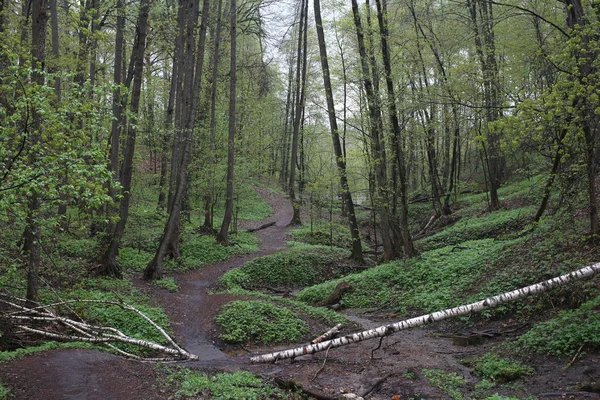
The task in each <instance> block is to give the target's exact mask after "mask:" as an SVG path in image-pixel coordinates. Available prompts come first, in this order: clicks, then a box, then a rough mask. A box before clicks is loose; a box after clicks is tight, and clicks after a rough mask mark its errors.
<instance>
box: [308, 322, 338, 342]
mask: <svg viewBox="0 0 600 400" xmlns="http://www.w3.org/2000/svg"><path fill="white" fill-rule="evenodd" d="M340 329H342V324H337V325H336V326H334V327H333V328H331V329H330V330H328V331H327V332H325V333H324V334H322V335H321V336H319V337H317V338H316V339H314V340H313V341H312V342H311V343H312V344H317V343H319V342H322V341H323V340H327V339H331V338H332V337H334V336H335V335H337V334H338V333H340Z"/></svg>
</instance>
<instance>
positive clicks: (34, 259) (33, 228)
mask: <svg viewBox="0 0 600 400" xmlns="http://www.w3.org/2000/svg"><path fill="white" fill-rule="evenodd" d="M47 8H48V4H47V2H46V0H33V1H32V3H31V59H32V62H31V65H32V68H33V74H32V76H31V77H32V80H33V82H34V83H35V84H37V85H38V86H39V87H41V86H43V85H44V82H45V79H44V63H45V62H46V27H47V22H48V10H47ZM32 114H33V115H32V117H33V124H32V126H31V132H30V135H31V147H32V148H33V151H30V153H29V159H30V160H29V161H30V163H31V165H35V164H36V163H37V162H38V160H37V155H36V154H37V151H36V150H35V147H36V146H37V145H38V144H39V142H40V141H41V138H42V133H41V129H42V114H41V113H40V112H39V111H38V110H37V109H36V108H34V109H33V113H32ZM40 194H41V193H38V192H37V189H34V190H33V191H32V193H31V194H30V195H29V196H28V197H27V206H28V210H27V218H26V223H27V228H26V236H27V237H26V238H25V239H26V242H27V243H28V251H29V260H28V265H27V299H28V300H31V301H36V300H37V292H38V286H39V269H40V263H41V259H40V252H41V251H40V250H41V248H40V239H41V237H40V236H41V230H40V226H39V224H38V221H37V220H38V218H39V215H38V214H39V210H40Z"/></svg>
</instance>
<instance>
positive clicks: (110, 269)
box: [99, 0, 150, 277]
mask: <svg viewBox="0 0 600 400" xmlns="http://www.w3.org/2000/svg"><path fill="white" fill-rule="evenodd" d="M149 11H150V0H141V1H140V11H139V16H138V23H137V27H136V37H135V42H134V45H133V50H132V53H131V65H132V68H133V70H132V76H133V85H132V87H131V104H130V118H131V121H130V124H129V129H128V131H127V141H126V146H125V154H124V157H123V166H122V168H121V174H120V176H121V185H122V187H123V192H122V198H121V201H120V202H119V218H120V219H119V222H117V223H116V224H114V225H113V226H112V227H111V231H110V237H109V239H108V242H109V244H108V248H107V249H106V252H105V253H104V257H103V260H102V269H101V270H100V271H99V273H100V274H103V275H110V276H117V277H120V276H121V268H120V266H119V265H118V264H117V255H118V254H119V245H120V243H121V238H122V237H123V233H124V232H125V225H126V224H127V217H128V216H129V202H130V199H131V180H132V177H133V155H134V152H135V142H136V136H137V115H138V111H139V105H140V94H141V89H142V78H143V76H142V73H143V70H144V51H145V47H146V32H147V29H146V28H147V27H146V25H147V24H148V14H149Z"/></svg>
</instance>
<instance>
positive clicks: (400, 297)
mask: <svg viewBox="0 0 600 400" xmlns="http://www.w3.org/2000/svg"><path fill="white" fill-rule="evenodd" d="M517 242H518V239H517V240H512V241H499V240H494V239H484V240H474V241H467V242H464V243H462V244H461V246H458V247H457V246H447V247H443V248H440V249H436V250H431V251H428V252H424V253H422V254H421V255H420V256H418V257H416V258H413V259H410V260H407V261H395V262H391V263H388V264H383V265H379V266H377V267H373V268H371V269H368V270H365V271H363V272H361V273H357V274H351V275H348V276H346V277H343V278H339V279H335V280H332V281H328V282H325V283H323V284H319V285H316V286H312V287H309V288H306V289H304V290H302V291H301V292H300V293H298V295H297V297H296V298H297V299H298V300H301V301H304V302H306V303H310V304H314V303H317V302H319V301H321V300H323V299H325V298H326V297H327V296H329V294H330V293H331V292H332V291H333V289H334V288H335V286H336V285H337V284H338V283H340V282H347V283H349V284H350V285H351V286H352V287H353V290H352V291H350V292H348V293H346V294H345V295H344V297H343V298H342V301H341V304H342V306H344V307H347V308H381V307H386V308H388V309H392V310H395V311H397V312H400V313H403V314H405V315H408V314H411V313H412V312H414V311H415V310H418V311H419V312H433V311H437V310H441V309H445V308H449V307H453V306H457V305H460V304H462V302H463V301H464V300H465V299H466V298H468V296H469V294H470V291H471V290H472V287H473V286H474V285H476V284H477V282H478V281H479V280H480V279H481V277H482V276H484V274H485V273H486V272H488V271H489V270H490V269H491V268H492V265H493V262H494V260H495V259H496V258H497V257H498V256H499V254H500V253H501V252H502V251H504V250H505V249H506V248H507V247H509V246H511V245H514V244H515V243H517ZM492 294H495V293H492ZM484 297H486V296H484Z"/></svg>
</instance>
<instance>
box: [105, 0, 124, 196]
mask: <svg viewBox="0 0 600 400" xmlns="http://www.w3.org/2000/svg"><path fill="white" fill-rule="evenodd" d="M116 12H117V26H116V33H115V61H114V68H113V82H114V84H115V89H114V91H113V99H112V110H113V119H112V125H111V131H110V163H109V168H110V170H111V171H112V173H113V179H115V180H116V179H118V175H119V143H120V140H121V130H122V126H123V122H124V120H123V110H124V108H125V106H126V105H125V102H124V99H123V97H122V96H121V84H122V83H123V76H122V74H123V30H124V29H125V10H124V5H123V0H117V6H116ZM111 194H112V197H113V200H115V201H116V193H115V191H114V189H112V188H111Z"/></svg>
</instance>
